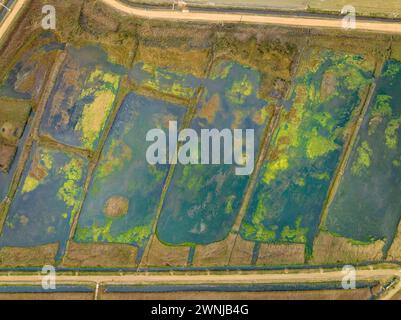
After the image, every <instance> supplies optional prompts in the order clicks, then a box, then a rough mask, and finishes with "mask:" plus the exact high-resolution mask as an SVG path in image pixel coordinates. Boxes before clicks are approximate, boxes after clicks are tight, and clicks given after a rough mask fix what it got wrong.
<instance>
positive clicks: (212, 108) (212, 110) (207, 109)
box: [198, 95, 220, 123]
mask: <svg viewBox="0 0 401 320" xmlns="http://www.w3.org/2000/svg"><path fill="white" fill-rule="evenodd" d="M219 109H220V97H219V96H218V95H214V96H213V97H212V98H211V99H210V100H209V101H207V102H205V104H204V105H203V107H202V109H201V110H200V111H199V113H198V115H199V117H201V118H204V119H207V121H208V122H209V123H212V122H213V121H214V119H215V117H216V113H217V112H218V111H219Z"/></svg>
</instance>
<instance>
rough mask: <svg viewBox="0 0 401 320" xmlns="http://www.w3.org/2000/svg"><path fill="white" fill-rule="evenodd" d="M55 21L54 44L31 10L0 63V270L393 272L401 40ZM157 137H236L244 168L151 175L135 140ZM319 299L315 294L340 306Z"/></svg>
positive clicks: (167, 169) (114, 18)
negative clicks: (387, 267)
mask: <svg viewBox="0 0 401 320" xmlns="http://www.w3.org/2000/svg"><path fill="white" fill-rule="evenodd" d="M256 2H257V1H255V5H256ZM304 2H305V1H299V2H297V3H295V2H294V3H293V4H294V6H295V7H297V8H298V7H301V6H306V5H307V3H306V4H305V3H304ZM53 3H54V4H55V5H56V6H58V8H59V10H60V13H59V17H60V19H59V20H60V21H59V22H58V23H59V25H60V31H57V32H45V33H44V32H42V31H41V29H40V26H38V24H37V23H36V22H35V21H37V19H38V17H40V16H41V4H42V1H32V2H31V3H30V7H29V10H27V13H26V14H25V16H24V19H22V20H21V22H20V24H19V26H18V27H17V28H16V30H15V41H10V42H7V43H6V45H5V46H4V47H2V48H1V51H0V54H1V57H2V59H1V60H0V79H1V85H0V200H1V205H0V214H1V215H0V218H1V219H0V221H1V224H0V225H1V228H2V229H1V233H0V268H7V270H15V269H19V268H24V267H38V268H40V267H41V266H42V265H43V264H45V263H50V264H53V265H56V266H58V267H64V268H69V270H73V271H75V270H80V269H81V268H84V269H90V270H94V271H98V270H102V269H105V268H108V269H112V270H120V269H121V270H124V269H130V270H132V269H134V268H143V269H144V270H147V268H154V269H155V270H172V269H173V268H176V269H177V268H178V269H180V270H185V271H194V270H220V269H224V270H226V268H228V267H229V268H244V269H245V270H253V268H254V267H260V268H267V267H268V266H280V267H291V266H294V265H296V266H297V267H302V266H304V267H307V266H308V265H310V264H319V265H321V266H322V267H324V266H325V265H328V264H337V263H357V262H361V263H364V262H367V261H377V262H379V261H382V260H385V259H388V260H391V261H401V260H400V259H401V255H400V254H399V248H400V246H401V245H400V243H401V240H400V239H401V231H400V230H401V229H400V228H399V227H398V224H399V220H400V218H401V216H400V207H401V203H400V201H399V200H398V198H399V197H398V193H399V187H398V185H397V181H398V180H399V177H400V175H401V171H400V168H401V153H400V145H399V141H398V138H399V135H400V131H399V128H400V124H401V120H400V119H401V110H399V107H400V104H401V95H400V93H399V90H398V88H399V84H400V82H401V53H400V52H401V39H399V38H397V37H391V38H390V37H387V36H380V37H379V36H377V35H375V34H371V33H356V32H355V33H350V34H346V35H345V34H343V33H342V31H330V32H326V31H324V30H321V31H320V30H307V29H290V28H284V27H274V26H262V25H258V26H254V25H220V24H195V23H181V24H177V23H174V22H168V23H167V22H161V21H154V20H149V21H146V20H141V19H137V18H132V17H126V16H119V15H117V14H116V13H115V12H113V11H110V10H107V8H105V7H104V6H103V5H102V4H101V3H100V2H98V1H92V0H91V1H81V0H74V1H70V2H68V3H67V2H64V1H61V0H54V1H53ZM264 4H265V5H268V6H275V5H280V4H279V2H278V1H277V2H271V3H270V4H269V3H268V2H264ZM281 5H282V6H284V5H285V3H283V2H281ZM322 5H323V3H322ZM326 5H329V4H328V3H327V4H326ZM330 5H332V6H335V5H336V4H334V3H331V4H330ZM319 6H320V2H319ZM367 6H368V5H367ZM295 7H294V8H295ZM313 8H314V7H313V6H312V4H310V9H313ZM327 8H328V9H329V10H331V7H330V8H329V7H327ZM394 8H395V11H394V12H396V10H397V7H394ZM336 10H337V9H336ZM383 10H384V9H383ZM383 12H384V11H383ZM27 30H29V31H27ZM3 57H4V58H3ZM172 122H176V123H177V129H185V128H186V129H188V128H191V129H193V130H195V132H196V133H197V134H198V135H199V136H201V132H202V130H204V129H218V130H223V129H230V130H231V129H242V130H244V132H243V136H242V138H243V139H244V140H242V141H241V140H240V139H239V138H238V137H236V139H235V141H234V143H233V146H234V148H235V149H236V151H237V155H238V156H240V155H242V157H239V158H240V159H239V160H238V162H237V163H236V165H230V164H221V163H217V162H218V161H216V162H215V163H214V164H212V165H205V164H199V163H196V161H195V159H198V156H199V154H200V153H201V152H200V149H199V148H194V149H189V150H185V151H186V153H185V155H186V156H187V157H186V159H187V161H188V162H189V164H183V163H178V164H168V163H166V164H157V165H151V164H150V163H149V162H148V161H147V159H146V153H147V150H148V147H149V145H150V142H149V141H146V135H147V133H148V132H149V130H151V129H155V128H158V129H162V130H163V131H164V132H167V131H168V129H169V126H170V125H171V123H172ZM247 129H248V130H249V129H253V130H254V132H255V135H254V145H255V150H254V151H255V152H254V155H253V157H254V159H253V160H254V161H252V159H251V158H246V159H245V157H244V151H245V148H246V140H245V130H247ZM187 138H188V137H187ZM181 140H182V141H181V142H182V144H184V142H185V141H184V140H185V139H181ZM221 142H222V141H221ZM170 144H171V142H168V144H167V145H168V146H170ZM182 144H181V145H182ZM211 148H212V146H209V148H208V149H209V150H210V149H211ZM238 150H240V151H238ZM215 155H216V154H215ZM220 155H221V156H222V155H223V154H220ZM251 156H252V155H251ZM212 160H213V159H212V157H210V158H209V159H207V161H206V162H211V161H212ZM220 160H221V159H220ZM246 161H248V163H252V164H253V165H252V168H251V170H250V171H249V172H247V173H248V174H247V175H236V169H238V168H239V169H241V168H242V169H244V168H243V167H244V165H245V163H246ZM135 270H136V269H135ZM241 270H242V269H241ZM305 290H306V291H308V292H309V291H311V290H307V289H305ZM331 290H335V288H334V289H333V288H332V289H330V290H329V291H327V292H326V291H325V290H323V289H322V290H321V292H320V293H321V294H322V295H324V296H327V297H329V296H336V297H337V296H338V297H339V298H341V297H342V295H341V294H338V292H334V291H331ZM242 291H244V290H242ZM222 292H224V294H226V297H237V298H242V297H243V296H242V295H241V294H239V293H237V294H234V293H231V292H230V291H224V290H223V291H222ZM295 292H298V291H297V290H295V291H294V292H292V293H291V294H287V293H272V292H271V293H269V294H266V295H261V294H260V293H256V292H254V293H252V294H251V295H252V296H254V297H255V299H256V298H261V297H263V298H269V297H287V296H288V297H294V298H296V297H297V293H295ZM359 293H360V294H361V297H362V296H363V297H366V298H367V297H369V293H370V291H369V292H367V291H366V290H365V289H361V291H360V292H359ZM60 294H61V293H60ZM121 294H123V293H121V292H109V293H104V295H105V296H106V297H107V296H109V297H110V298H111V297H119V296H120V295H121ZM146 294H147V295H149V296H150V297H152V296H156V297H162V293H154V292H153V293H152V292H147V293H146ZM174 294H175V295H176V296H177V297H178V298H179V297H182V296H183V295H182V294H181V293H180V291H179V290H177V292H174ZM188 294H190V297H194V298H195V297H197V295H198V293H197V292H194V291H191V292H188ZM207 294H210V297H214V296H215V293H213V292H212V293H210V292H207ZM307 295H308V296H310V297H313V296H314V294H313V293H312V292H310V293H308V294H307ZM127 296H130V297H136V295H135V294H134V293H132V292H131V293H129V294H127Z"/></svg>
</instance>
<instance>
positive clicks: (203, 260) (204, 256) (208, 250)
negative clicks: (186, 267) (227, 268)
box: [193, 234, 235, 266]
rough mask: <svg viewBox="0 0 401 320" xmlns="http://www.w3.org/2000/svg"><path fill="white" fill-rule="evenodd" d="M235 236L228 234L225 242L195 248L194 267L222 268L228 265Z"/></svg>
mask: <svg viewBox="0 0 401 320" xmlns="http://www.w3.org/2000/svg"><path fill="white" fill-rule="evenodd" d="M234 241H235V235H234V234H230V235H229V236H228V237H227V238H226V239H225V240H223V241H220V242H215V243H212V244H209V245H198V246H196V248H195V255H194V259H193V265H194V266H224V265H227V264H228V261H229V259H230V253H231V250H232V246H233V244H234Z"/></svg>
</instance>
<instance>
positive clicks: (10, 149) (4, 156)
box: [0, 143, 17, 172]
mask: <svg viewBox="0 0 401 320" xmlns="http://www.w3.org/2000/svg"><path fill="white" fill-rule="evenodd" d="M16 151H17V147H14V146H9V145H6V144H3V143H0V171H3V172H8V170H9V169H10V166H11V164H12V162H13V160H14V156H15V153H16Z"/></svg>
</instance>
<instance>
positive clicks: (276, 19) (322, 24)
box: [101, 0, 401, 34]
mask: <svg viewBox="0 0 401 320" xmlns="http://www.w3.org/2000/svg"><path fill="white" fill-rule="evenodd" d="M101 1H102V2H104V3H105V4H107V5H108V6H110V7H113V8H114V9H116V10H119V11H121V12H124V13H126V14H129V15H133V16H137V17H141V18H147V19H162V20H175V21H199V22H215V23H256V24H270V25H283V26H296V27H306V28H335V29H342V19H341V18H339V19H328V18H327V19H323V18H303V17H284V16H272V15H262V14H260V15H256V14H235V13H227V14H224V13H220V12H219V13H211V12H210V13H205V12H180V11H172V10H171V11H168V10H148V9H142V8H135V7H131V6H129V5H126V4H123V3H121V2H120V1H118V0H101ZM356 29H357V30H365V31H374V32H384V33H395V34H401V23H399V22H398V23H397V22H374V21H372V22H370V21H366V20H364V21H359V22H358V20H357V24H356ZM344 31H346V30H344Z"/></svg>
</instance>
